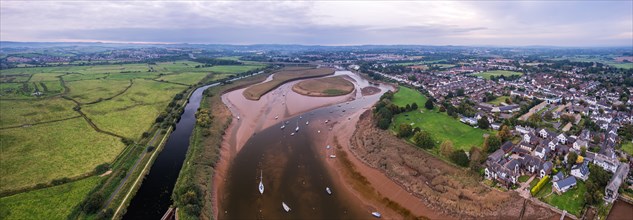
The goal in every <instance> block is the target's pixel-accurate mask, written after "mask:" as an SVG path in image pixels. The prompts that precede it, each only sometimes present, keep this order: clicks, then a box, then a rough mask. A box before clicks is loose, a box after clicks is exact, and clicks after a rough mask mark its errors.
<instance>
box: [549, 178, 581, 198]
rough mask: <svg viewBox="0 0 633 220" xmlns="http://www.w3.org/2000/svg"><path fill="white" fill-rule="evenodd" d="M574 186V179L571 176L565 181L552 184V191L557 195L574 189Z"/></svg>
mask: <svg viewBox="0 0 633 220" xmlns="http://www.w3.org/2000/svg"><path fill="white" fill-rule="evenodd" d="M576 184H577V182H576V178H575V177H573V176H568V177H567V178H565V179H562V180H559V181H556V182H554V184H552V186H553V187H552V190H553V191H555V192H557V193H558V194H561V193H564V192H567V190H569V189H570V188H572V187H574V186H575V185H576Z"/></svg>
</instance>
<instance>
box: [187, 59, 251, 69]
mask: <svg viewBox="0 0 633 220" xmlns="http://www.w3.org/2000/svg"><path fill="white" fill-rule="evenodd" d="M192 61H194V62H199V63H204V64H203V65H197V66H196V68H201V67H211V66H221V65H241V64H242V63H241V62H239V61H235V60H225V59H215V58H206V57H201V58H197V59H195V60H192Z"/></svg>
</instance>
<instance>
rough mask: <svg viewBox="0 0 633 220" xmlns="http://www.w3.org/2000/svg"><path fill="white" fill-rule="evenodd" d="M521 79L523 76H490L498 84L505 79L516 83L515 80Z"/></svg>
mask: <svg viewBox="0 0 633 220" xmlns="http://www.w3.org/2000/svg"><path fill="white" fill-rule="evenodd" d="M519 78H521V75H510V76H504V75H500V76H490V80H492V81H495V82H498V81H499V80H500V79H503V80H505V81H514V80H518V79H519Z"/></svg>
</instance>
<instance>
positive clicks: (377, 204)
mask: <svg viewBox="0 0 633 220" xmlns="http://www.w3.org/2000/svg"><path fill="white" fill-rule="evenodd" d="M348 73H349V72H348ZM338 74H339V73H338V72H337V75H338ZM353 78H358V76H357V75H354V77H353ZM359 80H361V79H360V78H358V80H354V82H355V87H356V89H355V92H353V93H351V94H349V95H345V96H340V97H308V96H303V95H299V94H296V93H294V92H292V90H291V88H292V86H293V85H294V84H295V83H297V82H299V81H295V82H290V83H286V84H284V85H282V86H280V87H279V88H277V89H275V90H273V91H271V92H269V93H268V94H266V95H264V96H263V97H262V98H261V99H260V100H259V101H250V100H247V99H245V98H244V97H243V95H242V91H243V89H241V90H236V91H233V92H230V93H227V94H225V95H223V96H222V99H223V102H224V103H225V104H226V105H227V106H229V109H231V111H232V113H233V115H234V119H233V121H232V123H231V126H230V127H229V128H228V129H227V132H226V134H225V136H224V137H225V139H224V142H223V144H222V149H221V158H220V160H219V163H218V165H217V168H216V170H217V172H216V174H215V176H214V189H213V190H214V192H215V195H216V197H215V201H214V213H215V214H216V218H217V217H219V216H220V212H219V210H218V208H219V207H218V198H224V192H222V190H220V189H224V187H225V186H224V184H225V183H226V179H227V172H228V170H229V168H230V165H231V164H230V161H232V160H233V158H235V156H236V155H237V154H238V153H239V152H240V150H241V148H242V147H243V146H244V144H245V143H246V142H247V141H248V140H249V139H250V137H251V136H252V135H254V134H256V133H257V132H259V131H262V130H263V129H265V128H268V127H270V126H272V125H275V124H276V123H279V122H281V121H285V120H287V119H289V118H292V117H294V116H297V115H299V114H301V113H304V112H307V111H310V110H312V109H317V108H320V107H324V106H331V105H335V104H336V103H342V104H340V105H339V106H340V107H338V108H341V109H346V110H347V111H342V110H341V112H339V111H337V112H336V113H334V114H332V115H331V117H330V118H331V119H330V120H331V121H330V122H329V123H327V124H326V123H325V120H324V119H321V120H320V121H311V124H310V130H311V132H314V130H316V131H320V132H316V133H314V134H312V135H311V136H312V137H311V138H312V142H313V145H314V146H317V147H316V149H315V152H318V153H317V154H319V158H321V160H322V163H324V164H325V165H326V166H325V167H326V169H327V172H328V174H329V175H330V176H332V177H333V178H331V179H332V181H333V182H334V184H333V185H335V186H339V188H336V189H333V190H334V191H335V193H337V195H338V194H340V195H342V196H344V197H346V199H344V200H346V201H350V202H355V203H358V204H362V207H363V208H362V209H364V211H366V212H367V213H369V212H371V211H380V212H381V213H382V214H383V218H386V219H399V218H402V217H401V215H400V214H399V213H397V212H396V211H393V210H391V209H390V208H388V207H387V205H386V204H385V202H384V200H382V199H383V197H387V198H388V199H389V200H391V201H395V202H396V203H398V204H400V205H401V206H402V207H404V208H406V209H408V210H409V211H411V212H412V214H413V215H415V216H424V217H428V218H432V219H447V218H449V217H448V216H442V215H439V214H437V213H436V212H434V211H433V210H431V209H430V208H429V207H427V206H425V205H424V203H423V202H422V201H421V200H420V199H419V198H417V197H415V196H414V195H412V194H410V193H409V192H407V191H406V190H404V189H403V188H402V187H401V186H400V185H398V184H396V183H395V182H394V181H392V180H391V179H389V178H388V177H387V176H385V174H384V173H382V172H380V171H379V170H376V169H373V168H371V167H369V166H367V165H366V164H364V163H363V162H362V161H360V160H359V159H358V158H356V157H355V156H354V154H353V153H352V152H351V151H350V150H349V147H350V141H349V140H350V139H351V136H352V135H353V133H354V131H355V128H356V122H357V121H358V118H359V116H360V115H361V114H362V113H363V112H364V111H365V110H366V109H367V108H370V107H371V106H372V105H373V103H374V102H375V101H372V102H368V103H366V104H365V105H364V106H363V107H360V106H359V107H358V108H350V107H346V105H347V104H346V103H345V102H347V101H349V100H354V99H365V98H368V99H369V98H371V99H372V100H377V98H378V97H379V96H380V95H381V94H382V93H383V92H384V91H386V90H387V89H384V91H380V92H373V94H371V95H369V94H364V95H363V94H362V93H361V89H360V88H364V87H367V86H368V85H359V83H358V82H356V81H359ZM391 89H392V88H391ZM238 116H239V117H240V120H237V117H238ZM276 116H278V117H279V118H278V119H275V117H276ZM292 127H293V126H289V129H292ZM287 129H288V128H287ZM330 129H331V130H330ZM326 145H331V146H332V148H331V149H329V150H328V149H326V148H325V147H324V146H326ZM318 146H321V147H320V148H319V147H318ZM335 146H336V147H335ZM341 151H344V152H345V154H346V155H348V156H347V157H346V158H347V159H348V160H349V162H351V164H353V166H354V168H352V169H353V170H355V171H357V172H359V173H361V174H362V175H363V176H364V177H365V178H366V179H367V180H368V181H369V183H370V185H371V188H372V189H373V191H372V192H370V193H371V195H369V194H367V193H368V192H364V191H363V190H365V189H366V188H363V189H361V188H358V187H356V188H355V186H356V185H355V182H356V181H358V180H356V179H354V178H353V177H351V176H350V175H349V173H348V171H347V170H346V169H349V168H348V167H343V166H342V163H341V161H340V160H339V159H342V158H329V155H332V154H337V153H339V152H341ZM341 186H343V187H341ZM367 197H370V198H367ZM368 217H370V216H368Z"/></svg>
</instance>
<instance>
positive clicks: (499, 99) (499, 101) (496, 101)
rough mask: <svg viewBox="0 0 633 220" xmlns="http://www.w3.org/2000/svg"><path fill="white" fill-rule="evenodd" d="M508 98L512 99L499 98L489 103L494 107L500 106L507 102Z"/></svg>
mask: <svg viewBox="0 0 633 220" xmlns="http://www.w3.org/2000/svg"><path fill="white" fill-rule="evenodd" d="M507 98H510V96H499V97H497V98H496V99H495V100H492V101H489V102H488V103H489V104H492V105H500V104H501V103H502V102H505V101H506V99H507Z"/></svg>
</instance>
